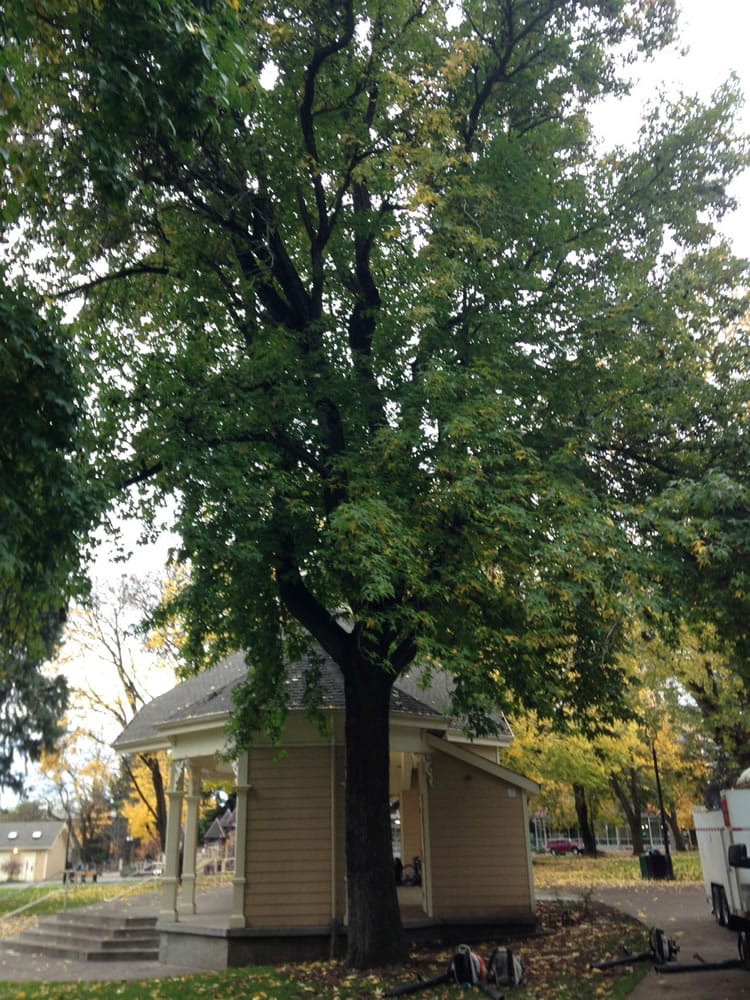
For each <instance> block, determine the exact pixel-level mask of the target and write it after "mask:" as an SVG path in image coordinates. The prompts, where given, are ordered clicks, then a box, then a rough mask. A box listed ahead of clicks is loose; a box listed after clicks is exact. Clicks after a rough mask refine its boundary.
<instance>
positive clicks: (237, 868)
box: [229, 753, 252, 927]
mask: <svg viewBox="0 0 750 1000" xmlns="http://www.w3.org/2000/svg"><path fill="white" fill-rule="evenodd" d="M232 766H233V767H234V774H235V779H236V784H235V791H236V793H237V798H236V800H235V807H234V823H235V826H234V876H233V878H232V912H231V914H230V917H229V926H230V927H245V925H246V919H245V883H246V881H247V880H246V877H245V873H246V871H247V836H248V834H247V806H248V803H247V797H248V793H249V791H250V788H251V787H252V786H251V785H250V783H249V780H248V779H249V776H250V757H249V755H248V754H247V753H243V754H242V756H241V757H240V758H239V760H236V761H235V762H234V764H233V765H232Z"/></svg>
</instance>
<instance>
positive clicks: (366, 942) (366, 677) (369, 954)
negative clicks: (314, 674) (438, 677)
mask: <svg viewBox="0 0 750 1000" xmlns="http://www.w3.org/2000/svg"><path fill="white" fill-rule="evenodd" d="M392 682H393V678H392V677H391V676H389V675H388V674H386V672H385V671H384V670H382V668H380V667H379V666H373V665H371V664H368V663H367V662H366V661H365V660H362V659H360V660H359V662H357V663H356V664H352V665H351V666H350V667H349V669H346V670H344V686H345V692H346V872H347V894H348V918H349V926H348V954H347V960H348V962H349V964H350V965H351V966H353V967H354V968H358V969H364V968H371V967H373V966H378V965H387V964H390V963H392V962H397V961H399V960H401V959H402V958H403V957H404V954H405V943H404V939H403V934H402V927H401V913H400V910H399V905H398V896H397V893H396V883H395V879H394V877H393V856H392V854H393V852H392V847H391V814H390V808H389V787H388V786H389V773H388V772H389V713H390V697H391V686H392Z"/></svg>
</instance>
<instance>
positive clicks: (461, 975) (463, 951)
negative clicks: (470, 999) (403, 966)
mask: <svg viewBox="0 0 750 1000" xmlns="http://www.w3.org/2000/svg"><path fill="white" fill-rule="evenodd" d="M523 978H524V966H523V962H522V961H521V960H520V958H517V957H516V956H515V955H514V954H513V952H512V951H511V950H510V948H495V950H494V951H493V952H492V955H491V956H490V959H489V961H488V962H485V961H484V959H483V958H482V957H481V956H480V955H477V953H476V952H475V951H472V949H471V948H470V946H469V945H468V944H460V945H459V946H458V947H457V948H456V950H455V952H454V953H453V957H452V958H451V960H450V962H449V963H448V969H447V970H446V972H444V973H443V974H442V975H441V976H436V977H435V978H434V979H420V980H419V981H418V982H416V983H406V984H405V985H403V986H396V987H394V988H393V989H392V990H389V991H388V992H387V993H386V994H385V996H387V997H396V996H406V995H407V994H411V993H419V992H420V991H421V990H427V989H430V988H431V987H433V986H440V985H442V984H443V983H456V984H457V985H459V986H464V987H466V988H474V989H477V990H480V991H481V992H482V993H484V994H485V996H488V997H490V998H491V1000H503V997H504V994H503V993H498V992H497V991H496V990H495V989H494V988H493V987H495V986H520V985H521V983H522V982H523Z"/></svg>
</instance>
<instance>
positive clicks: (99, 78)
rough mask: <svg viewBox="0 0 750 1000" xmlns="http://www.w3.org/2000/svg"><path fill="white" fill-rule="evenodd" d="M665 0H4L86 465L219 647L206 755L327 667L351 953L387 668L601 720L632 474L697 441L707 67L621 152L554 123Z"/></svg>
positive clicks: (273, 714)
mask: <svg viewBox="0 0 750 1000" xmlns="http://www.w3.org/2000/svg"><path fill="white" fill-rule="evenodd" d="M674 24H675V10H674V4H673V3H672V2H671V0H656V2H653V0H649V2H636V0H633V2H625V0H615V2H612V0H606V2H605V0H505V2H503V3H500V4H489V3H486V2H484V0H465V2H463V3H460V4H452V3H448V2H442V0H433V2H430V0H388V2H385V0H357V2H355V0H346V2H344V3H342V4H333V3H330V2H328V0H301V2H298V3H297V4H295V5H293V7H289V6H288V5H283V4H281V5H280V4H277V3H276V2H275V0H261V2H259V3H255V4H252V5H250V4H245V3H242V2H238V0H231V2H227V0H168V2H160V3H159V4H155V3H141V4H137V5H133V4H132V3H129V2H124V0H104V2H102V0H96V2H94V0H81V2H80V3H77V4H75V5H71V6H70V7H66V8H63V9H61V8H60V5H58V4H56V3H52V2H50V0H35V3H34V4H32V5H30V6H29V5H28V4H25V3H24V4H20V3H14V2H11V3H9V4H6V33H7V42H8V45H7V50H8V52H9V57H8V58H9V65H10V67H11V69H10V71H9V79H10V83H11V84H12V86H13V88H14V94H15V99H16V101H17V103H18V111H17V116H16V117H17V123H18V124H17V130H16V132H15V133H14V138H15V144H14V145H13V146H12V150H11V156H10V161H11V163H12V165H13V169H14V171H15V176H16V178H17V180H18V182H19V184H20V185H22V202H23V204H22V210H23V217H24V218H25V219H26V220H28V222H29V223H30V224H32V225H33V228H32V229H30V230H29V232H33V237H34V241H37V242H41V243H42V244H43V245H44V246H45V252H46V256H45V261H44V264H45V266H46V268H47V276H46V287H47V290H48V292H49V293H50V294H55V295H65V294H70V295H72V294H78V295H82V296H83V297H84V302H83V307H82V309H81V312H80V315H79V319H78V324H77V329H78V334H79V336H80V337H81V338H82V341H83V342H84V343H85V344H86V347H87V349H88V350H89V351H90V353H91V357H92V359H93V361H94V364H95V367H96V369H97V371H98V373H99V377H98V378H97V379H96V380H95V382H94V384H93V385H92V393H93V397H92V398H93V401H94V405H95V409H96V419H97V431H98V444H97V458H98V460H99V463H100V469H101V474H102V476H104V477H106V478H107V479H108V481H109V482H110V483H111V484H112V486H113V490H114V489H118V490H120V491H123V490H128V491H130V492H129V494H128V495H129V496H130V498H131V500H132V503H133V504H134V505H135V507H136V509H137V510H138V511H139V512H140V513H141V514H142V515H145V516H148V515H149V512H153V510H154V509H155V505H156V504H157V503H159V502H160V501H161V500H162V499H163V498H165V497H170V498H172V499H173V502H174V503H175V510H176V515H175V528H176V529H177V531H178V532H179V534H180V536H181V538H182V549H181V552H180V554H179V557H180V559H181V560H183V561H184V562H186V563H189V565H190V568H191V576H190V583H189V585H188V586H187V587H185V588H184V589H183V590H182V591H181V593H180V595H179V598H178V599H177V601H176V602H175V603H176V605H177V607H178V608H179V610H180V611H181V613H183V614H184V616H185V619H186V622H187V625H188V630H189V637H190V643H189V651H190V652H191V653H192V655H193V656H194V657H196V658H198V657H200V658H202V657H203V656H204V655H205V652H206V648H207V646H208V647H210V648H211V650H212V652H213V654H214V655H218V654H219V653H221V652H223V651H226V650H230V649H235V648H238V647H240V648H245V649H247V650H249V651H251V654H252V668H253V669H252V670H251V671H250V673H249V682H248V687H247V688H246V689H245V692H244V694H242V695H240V697H239V698H238V704H237V716H236V720H235V725H234V736H235V740H236V744H237V746H238V748H242V747H244V746H247V745H248V743H249V741H250V739H251V736H252V732H253V730H255V729H256V728H257V727H258V726H259V725H262V724H265V725H271V726H273V725H275V726H278V724H279V719H280V716H281V714H282V713H283V707H284V706H283V687H282V686H280V685H279V678H280V675H281V670H282V668H283V664H284V660H285V658H286V657H287V656H288V655H290V654H291V653H293V652H294V651H295V650H297V649H299V647H300V645H303V644H307V643H309V642H310V641H313V640H314V641H316V642H318V643H320V644H321V645H322V646H323V647H324V648H325V649H326V650H327V651H328V652H329V654H330V655H331V656H332V657H333V659H334V660H335V661H336V662H337V663H338V664H339V665H340V666H341V669H342V673H343V676H344V685H345V694H346V700H347V732H346V741H347V865H348V892H349V900H348V915H349V949H350V951H349V957H350V961H352V962H353V963H354V964H357V965H365V964H368V963H371V962H380V961H384V960H388V959H389V958H392V957H394V956H395V955H396V954H397V953H398V950H399V947H400V944H399V941H400V939H399V919H398V912H397V904H396V899H395V890H394V891H393V892H392V893H386V892H384V891H383V886H385V885H387V884H388V883H389V882H390V881H392V879H390V877H389V874H388V873H389V872H390V871H391V859H390V824H389V815H388V802H387V798H388V787H387V784H388V767H387V763H388V761H387V753H388V704H389V694H390V688H391V684H392V682H393V679H394V677H396V676H397V675H398V674H399V673H400V672H402V671H404V670H406V669H408V668H409V667H410V666H411V665H412V664H413V663H414V662H415V661H416V662H418V663H419V664H420V665H422V666H423V667H424V668H425V669H427V670H428V671H429V669H430V667H431V665H434V664H436V663H439V664H442V665H443V666H445V667H447V668H448V669H450V670H451V671H452V673H453V675H454V677H455V684H456V688H455V703H456V704H455V707H456V709H457V711H458V712H460V713H461V714H463V716H464V717H465V719H466V721H467V725H468V726H469V727H470V728H471V729H473V730H474V731H480V730H482V729H487V728H488V727H490V726H491V719H490V718H489V716H488V713H487V710H488V709H489V708H491V707H493V706H496V705H498V704H499V705H501V706H510V705H512V704H513V703H514V702H520V703H522V704H524V705H525V706H526V707H527V708H534V709H537V710H538V711H539V712H540V713H542V714H547V715H553V716H557V717H563V718H564V717H566V716H571V715H573V716H575V718H576V719H577V720H578V721H579V723H581V724H585V723H586V721H587V720H588V721H590V722H593V721H596V720H598V719H600V718H606V717H607V716H608V715H609V716H611V715H613V714H615V713H616V711H617V710H618V701H619V695H620V692H621V689H622V686H623V681H624V678H623V675H622V672H621V670H620V669H619V668H618V666H617V660H616V652H617V648H618V646H619V645H620V643H621V641H622V638H623V628H622V623H623V621H624V620H625V619H626V617H627V615H628V613H629V611H630V608H631V606H632V605H633V604H637V605H641V610H642V611H644V612H645V613H647V612H648V606H647V607H645V608H644V607H643V605H648V604H649V602H650V603H651V604H656V605H658V604H659V602H660V600H663V598H664V595H663V594H660V591H659V589H658V587H657V586H653V587H652V588H651V590H650V591H648V592H647V594H646V596H644V592H643V591H642V590H641V588H640V587H639V586H638V584H639V581H641V580H642V579H644V577H645V575H646V573H647V572H648V571H649V570H650V568H651V566H652V565H653V556H654V553H655V552H656V551H657V548H658V547H657V544H656V543H657V541H660V540H661V535H660V525H661V524H663V523H664V520H665V516H664V509H659V510H657V509H656V508H655V507H654V503H655V501H656V500H657V499H658V498H660V497H661V496H662V495H663V493H664V490H665V489H666V488H667V487H668V486H669V484H671V483H673V482H674V481H675V480H679V479H687V478H688V477H690V478H691V480H693V481H700V480H701V479H702V477H704V475H705V471H706V470H705V461H706V458H707V456H708V455H709V454H711V455H712V454H714V453H715V449H714V439H715V437H716V435H717V434H719V433H720V432H721V430H722V429H723V425H722V416H723V414H724V412H725V411H724V410H723V409H721V407H722V406H723V403H722V396H721V386H720V384H719V382H720V379H719V378H718V376H717V372H719V370H720V365H717V364H716V363H714V360H713V359H714V358H715V357H716V355H717V353H718V354H721V352H722V341H721V338H720V331H721V330H723V329H724V328H726V327H727V326H728V324H729V323H730V322H731V321H732V320H734V319H735V318H736V317H737V316H739V315H740V314H741V312H742V308H743V305H742V302H741V301H740V299H739V297H738V296H737V294H736V292H735V289H736V286H737V285H738V283H739V282H740V280H741V278H742V276H743V274H744V271H743V269H742V267H741V265H740V264H739V263H738V262H736V261H734V260H733V259H732V257H731V254H730V253H729V251H728V249H727V247H726V246H724V245H723V244H722V243H721V241H720V240H718V239H717V238H716V235H715V231H714V225H715V221H716V220H717V219H718V218H719V217H720V216H721V214H722V213H723V212H724V211H725V210H726V208H727V207H728V206H729V205H730V199H729V197H728V194H727V185H728V183H729V181H730V180H731V178H732V177H733V176H734V175H735V174H736V173H737V172H738V171H739V170H740V169H741V168H742V166H743V165H744V162H745V160H744V157H743V154H742V151H741V150H740V148H739V146H738V144H737V143H736V141H735V137H734V134H733V123H732V116H733V107H734V104H735V101H736V93H735V89H734V87H733V85H731V84H730V85H728V86H727V87H725V88H723V89H722V90H721V91H720V92H718V93H717V94H716V95H715V97H714V100H713V101H712V102H711V104H710V106H703V105H702V104H700V103H699V102H698V101H696V100H695V99H693V98H691V97H689V96H688V97H684V98H683V99H681V100H680V101H678V102H677V104H675V105H669V104H668V103H666V102H663V101H662V102H659V103H658V104H657V105H656V106H655V107H654V108H653V110H652V111H651V113H650V115H649V117H648V119H647V120H646V121H645V122H644V126H643V130H642V133H641V136H640V140H639V143H638V145H637V147H636V148H634V149H632V150H625V149H619V148H618V149H616V150H615V151H613V152H609V153H606V154H605V153H602V152H601V150H599V148H598V147H597V145H596V143H595V141H594V138H593V136H592V134H591V129H590V125H589V122H588V118H587V113H588V111H589V109H590V108H591V106H592V105H593V104H594V103H595V102H597V101H598V100H600V99H602V98H603V97H604V96H606V95H616V94H618V93H624V91H625V89H626V82H625V78H624V76H623V72H624V66H625V65H626V64H627V62H628V61H629V60H632V59H634V58H635V57H636V56H637V55H638V54H642V53H646V54H648V53H649V52H651V51H653V50H654V49H655V48H657V47H659V46H661V45H664V44H666V43H668V42H669V41H670V39H671V38H672V35H673V31H674ZM37 270H39V265H38V263H37ZM728 377H731V374H730V375H729V376H728ZM713 406H718V407H719V408H720V410H719V411H716V410H712V407H713ZM667 541H668V540H667ZM665 544H666V543H665ZM664 551H666V549H665V550H664ZM660 573H663V568H662V569H659V570H656V569H655V570H654V572H653V573H651V579H652V581H654V582H655V583H656V584H658V582H659V578H660Z"/></svg>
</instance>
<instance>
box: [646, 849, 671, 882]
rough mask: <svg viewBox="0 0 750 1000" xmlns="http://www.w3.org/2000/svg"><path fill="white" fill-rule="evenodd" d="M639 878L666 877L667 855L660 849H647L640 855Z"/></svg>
mask: <svg viewBox="0 0 750 1000" xmlns="http://www.w3.org/2000/svg"><path fill="white" fill-rule="evenodd" d="M640 862H641V878H648V879H666V878H667V857H666V855H665V854H662V853H661V851H649V852H648V854H642V855H641V856H640Z"/></svg>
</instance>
